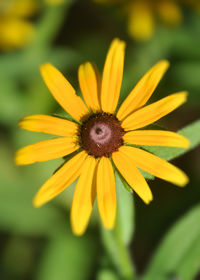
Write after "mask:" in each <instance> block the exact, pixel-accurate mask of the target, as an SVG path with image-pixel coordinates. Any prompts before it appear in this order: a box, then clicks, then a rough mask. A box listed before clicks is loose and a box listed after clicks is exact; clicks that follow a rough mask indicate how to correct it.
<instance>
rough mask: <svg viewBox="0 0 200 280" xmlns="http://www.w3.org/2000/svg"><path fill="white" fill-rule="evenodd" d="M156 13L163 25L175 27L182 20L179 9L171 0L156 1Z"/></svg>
mask: <svg viewBox="0 0 200 280" xmlns="http://www.w3.org/2000/svg"><path fill="white" fill-rule="evenodd" d="M156 9H157V12H158V14H159V16H160V18H161V20H163V21H164V22H165V23H167V24H169V25H172V26H177V25H179V24H180V23H181V22H182V20H183V15H182V11H181V8H180V7H179V5H178V3H176V1H173V0H164V1H157V3H156Z"/></svg>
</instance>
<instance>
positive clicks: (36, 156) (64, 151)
mask: <svg viewBox="0 0 200 280" xmlns="http://www.w3.org/2000/svg"><path fill="white" fill-rule="evenodd" d="M78 148H79V146H78V145H77V144H76V139H74V138H72V137H71V138H56V139H51V140H46V141H41V142H38V143H36V144H32V145H28V146H25V147H23V148H21V149H20V150H19V151H17V152H16V155H15V162H16V164H17V165H24V164H31V163H35V162H40V161H47V160H50V159H56V158H60V157H64V156H66V155H68V154H71V153H72V152H74V151H76V150H77V149H78Z"/></svg>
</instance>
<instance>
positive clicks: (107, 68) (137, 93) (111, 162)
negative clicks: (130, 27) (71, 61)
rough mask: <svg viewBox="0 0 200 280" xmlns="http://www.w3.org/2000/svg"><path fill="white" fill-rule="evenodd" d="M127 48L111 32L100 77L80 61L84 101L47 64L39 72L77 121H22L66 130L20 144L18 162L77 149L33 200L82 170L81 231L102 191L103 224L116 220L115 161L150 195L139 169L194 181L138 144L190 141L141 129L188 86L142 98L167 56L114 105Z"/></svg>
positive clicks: (76, 212) (53, 192)
mask: <svg viewBox="0 0 200 280" xmlns="http://www.w3.org/2000/svg"><path fill="white" fill-rule="evenodd" d="M124 49H125V43H124V42H123V41H120V40H119V39H115V40H113V42H112V44H111V46H110V48H109V51H108V54H107V57H106V61H105V65H104V70H103V76H102V80H101V77H100V74H99V72H98V69H97V68H96V66H94V65H93V64H92V63H90V62H86V63H84V64H82V65H80V67H79V70H78V78H79V84H80V89H81V92H82V95H83V98H84V100H85V103H84V102H83V101H82V99H81V97H79V96H77V95H76V92H75V89H74V88H73V87H72V86H71V84H70V83H69V82H68V81H67V80H66V79H65V78H64V76H63V75H62V74H61V73H60V72H59V71H58V70H57V69H56V68H55V67H54V66H53V65H51V64H49V63H46V64H43V65H42V66H41V73H42V77H43V79H44V81H45V83H46V85H47V87H48V88H49V90H50V91H51V93H52V95H53V96H54V98H55V99H56V100H57V102H58V103H59V104H60V105H61V106H62V107H63V109H64V110H65V111H67V112H68V113H69V114H70V115H71V116H72V118H73V119H74V121H69V120H67V119H62V118H58V117H53V116H46V115H32V116H28V117H25V118H24V119H22V120H21V121H20V123H19V126H20V127H21V128H23V129H27V130H30V131H36V132H44V133H49V134H53V135H56V136H61V137H58V138H55V139H51V140H47V141H42V142H39V143H36V144H33V145H29V146H26V147H24V148H22V149H20V150H19V151H18V152H17V153H16V157H15V160H16V163H17V164H19V165H24V164H31V163H34V162H40V161H46V160H50V159H55V158H59V157H64V156H66V155H69V154H72V153H74V154H73V157H72V158H71V159H69V160H68V161H67V162H66V163H65V164H64V165H63V166H62V167H61V168H60V169H59V170H58V171H57V172H56V173H55V174H54V175H53V176H52V177H51V178H49V179H48V180H47V182H46V183H44V185H43V186H42V187H41V189H40V190H39V191H38V193H37V195H36V197H35V199H34V205H35V206H36V207H39V206H41V205H43V204H44V203H46V202H47V201H49V200H51V199H52V198H54V197H55V196H57V195H58V194H59V193H61V192H62V191H63V190H65V189H66V188H67V187H68V186H69V185H70V184H71V183H72V182H73V181H74V180H75V179H76V178H78V177H79V179H78V182H77V185H76V188H75V192H74V197H73V202H72V210H71V224H72V229H73V232H74V233H75V234H76V235H81V234H82V233H83V232H84V231H85V229H86V227H87V224H88V221H89V218H90V215H91V211H92V208H93V204H94V201H95V198H96V196H97V202H98V209H99V213H100V216H101V219H102V222H103V225H104V226H105V227H106V228H108V229H112V228H113V226H114V224H115V216H116V191H115V179H114V170H113V168H114V169H115V168H116V169H117V170H118V171H119V172H120V174H121V175H122V176H123V177H124V179H125V180H126V181H127V183H128V184H129V185H130V186H131V188H132V189H133V190H134V191H135V192H136V193H137V194H138V195H139V196H140V197H141V199H142V200H143V201H144V202H145V203H149V202H150V201H151V200H152V198H153V197H152V193H151V190H150V188H149V186H148V184H147V182H146V181H145V179H144V177H143V176H142V174H141V173H140V171H139V169H142V170H145V171H147V172H149V173H151V174H153V175H154V176H156V177H159V178H161V179H164V180H166V181H169V182H171V183H173V184H175V185H178V186H181V187H182V186H184V185H186V184H187V182H188V178H187V176H186V175H185V174H184V173H183V172H182V171H181V170H180V169H178V168H177V167H175V166H173V165H172V164H170V163H168V162H167V161H165V160H163V159H161V158H159V157H157V156H155V155H153V154H150V153H149V152H147V151H145V150H142V149H140V148H139V147H137V145H151V146H171V147H188V145H189V142H188V140H187V139H186V138H184V137H183V136H181V135H178V134H176V133H174V132H169V131H162V130H140V129H141V128H142V127H145V126H147V125H149V124H151V123H153V122H155V121H157V120H159V119H160V118H162V117H163V116H165V115H167V114H169V113H170V112H172V111H173V110H175V109H176V108H177V107H179V106H180V105H181V104H183V103H184V102H185V101H186V96H187V93H186V92H178V93H174V94H172V95H170V96H168V97H165V98H163V99H161V100H159V101H157V102H154V103H152V104H150V105H146V106H144V105H145V104H146V102H147V101H148V100H149V98H150V97H151V95H152V93H153V91H154V90H155V88H156V86H157V84H158V83H159V81H160V80H161V78H162V76H163V75H164V73H165V71H166V70H167V68H168V66H169V63H168V62H167V61H166V60H162V61H160V62H158V63H157V64H156V65H154V66H153V67H152V68H151V69H150V70H149V71H148V72H147V73H146V74H145V75H144V77H143V78H142V79H141V80H140V81H139V82H138V84H137V85H136V86H135V87H134V88H133V90H132V91H131V93H130V94H129V96H128V97H127V98H126V99H125V101H124V102H123V103H122V105H121V106H120V108H119V110H118V111H117V112H116V107H117V104H118V98H119V94H120V89H121V83H122V76H123V65H124ZM138 168H139V169H138Z"/></svg>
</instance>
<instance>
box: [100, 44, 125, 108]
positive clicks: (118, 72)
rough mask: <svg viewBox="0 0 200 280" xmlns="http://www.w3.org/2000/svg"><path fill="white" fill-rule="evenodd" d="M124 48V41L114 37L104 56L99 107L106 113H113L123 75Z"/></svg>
mask: <svg viewBox="0 0 200 280" xmlns="http://www.w3.org/2000/svg"><path fill="white" fill-rule="evenodd" d="M124 49H125V43H124V42H123V41H120V40H119V39H115V40H113V42H112V43H111V46H110V49H109V51H108V54H107V57H106V61H105V65H104V70H103V78H102V87H101V107H102V110H103V111H104V112H107V113H114V111H115V108H116V106H117V103H118V99H119V94H120V89H121V84H122V77H123V68H124Z"/></svg>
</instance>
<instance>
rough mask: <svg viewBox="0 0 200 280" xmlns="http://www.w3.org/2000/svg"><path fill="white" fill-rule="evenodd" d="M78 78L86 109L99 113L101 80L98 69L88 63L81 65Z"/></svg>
mask: <svg viewBox="0 0 200 280" xmlns="http://www.w3.org/2000/svg"><path fill="white" fill-rule="evenodd" d="M78 78H79V84H80V88H81V92H82V94H83V98H84V100H85V102H86V104H87V106H88V108H89V109H91V110H97V111H99V110H100V104H99V95H100V86H101V78H100V74H99V72H98V69H97V68H96V67H95V66H93V65H92V64H91V63H90V62H86V63H84V64H81V65H80V67H79V70H78Z"/></svg>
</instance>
